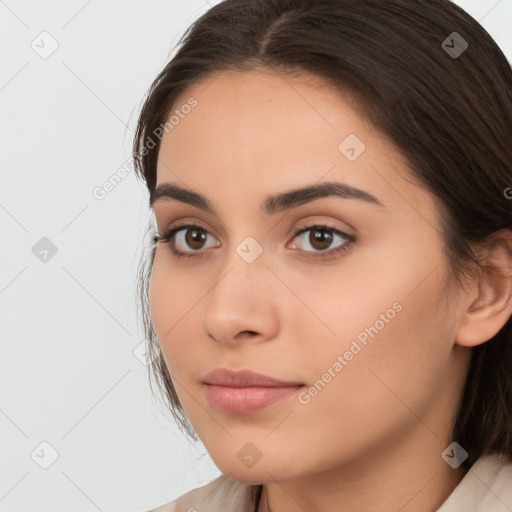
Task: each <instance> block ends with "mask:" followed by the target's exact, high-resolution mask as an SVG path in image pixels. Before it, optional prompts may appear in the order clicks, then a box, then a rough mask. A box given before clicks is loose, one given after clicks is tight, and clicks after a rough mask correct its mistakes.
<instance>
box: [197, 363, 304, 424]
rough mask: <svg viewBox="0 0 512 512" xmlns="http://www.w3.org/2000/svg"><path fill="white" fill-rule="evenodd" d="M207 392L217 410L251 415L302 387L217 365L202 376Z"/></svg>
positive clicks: (247, 371)
mask: <svg viewBox="0 0 512 512" xmlns="http://www.w3.org/2000/svg"><path fill="white" fill-rule="evenodd" d="M203 384H204V385H205V388H206V395H207V397H208V400H209V401H210V403H211V404H212V405H213V407H215V408H216V409H217V410H218V411H220V412H223V413H231V414H251V413H254V412H257V411H259V410H261V409H264V408H266V407H269V406H270V405H272V404H274V403H276V402H278V401H280V400H284V399H286V398H289V397H291V396H292V395H294V394H296V393H297V391H298V390H299V389H300V388H301V387H302V386H303V384H302V383H298V382H286V381H282V380H279V379H275V378H273V377H269V376H268V375H263V374H261V373H255V372H252V371H250V370H240V371H232V370H228V369H226V368H218V369H217V370H214V371H213V372H210V373H209V374H207V375H206V376H205V377H204V379H203Z"/></svg>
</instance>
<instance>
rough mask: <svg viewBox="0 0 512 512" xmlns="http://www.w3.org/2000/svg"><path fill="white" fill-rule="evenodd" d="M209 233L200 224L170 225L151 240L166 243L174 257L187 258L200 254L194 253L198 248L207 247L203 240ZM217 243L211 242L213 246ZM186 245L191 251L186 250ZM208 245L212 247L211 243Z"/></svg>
mask: <svg viewBox="0 0 512 512" xmlns="http://www.w3.org/2000/svg"><path fill="white" fill-rule="evenodd" d="M209 235H210V234H209V233H208V231H207V230H206V229H204V228H202V227H201V226H198V225H196V224H185V225H182V226H174V227H170V228H169V229H168V230H167V231H166V232H165V233H163V234H158V235H157V236H154V237H153V242H154V243H157V242H162V243H168V244H169V247H170V249H171V252H172V253H173V255H174V256H175V257H176V258H183V257H184V258H189V257H194V256H200V255H201V254H194V253H195V252H198V251H199V250H200V249H204V248H208V246H206V247H205V245H204V242H205V240H206V239H207V238H208V236H209ZM210 236H211V235H210ZM219 245H220V242H219V243H217V244H213V247H216V246H217V247H218V246H219ZM187 247H188V248H190V249H192V251H191V252H186V249H187ZM210 247H212V245H210ZM183 249H185V250H183Z"/></svg>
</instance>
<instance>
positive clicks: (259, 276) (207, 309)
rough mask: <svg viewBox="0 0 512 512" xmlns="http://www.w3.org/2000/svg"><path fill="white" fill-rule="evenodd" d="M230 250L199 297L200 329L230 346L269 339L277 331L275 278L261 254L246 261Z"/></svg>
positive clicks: (276, 289) (277, 287) (277, 283)
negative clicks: (215, 277) (217, 274)
mask: <svg viewBox="0 0 512 512" xmlns="http://www.w3.org/2000/svg"><path fill="white" fill-rule="evenodd" d="M233 253H234V256H233V257H231V258H229V261H227V262H226V265H225V266H223V272H222V274H221V275H220V277H219V278H218V280H217V281H216V283H215V284H214V286H213V288H212V290H211V291H210V293H208V294H207V296H206V297H205V299H204V301H203V304H204V312H203V319H202V325H203V331H204V332H205V333H206V334H207V335H208V336H209V337H210V338H211V339H212V340H214V341H216V342H217V343H223V344H225V345H229V346H231V347H233V346H236V345H239V344H241V343H242V342H244V341H245V342H247V341H251V342H258V343H260V342H263V341H268V340H271V339H273V338H274V337H275V336H276V335H277V332H278V318H279V311H278V309H279V303H278V300H277V297H278V295H279V293H280V291H279V285H280V283H279V280H278V279H276V277H275V276H274V275H273V273H272V272H271V271H270V270H269V268H268V267H267V266H266V264H265V262H264V258H263V255H261V256H260V257H259V258H257V259H256V260H255V261H253V262H252V263H247V262H246V261H244V260H243V259H242V258H241V257H240V256H239V255H238V254H237V253H236V252H235V251H234V250H233ZM281 293H282V290H281Z"/></svg>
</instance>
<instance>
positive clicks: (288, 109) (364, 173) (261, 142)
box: [157, 70, 411, 201]
mask: <svg viewBox="0 0 512 512" xmlns="http://www.w3.org/2000/svg"><path fill="white" fill-rule="evenodd" d="M192 104H194V105H195V106H193V107H192V108H184V105H192ZM170 115H174V116H175V118H174V121H176V120H179V121H178V122H177V123H173V127H172V129H170V130H169V131H167V132H164V135H163V138H162V142H161V147H160V150H159V155H158V164H157V184H160V183H163V182H174V183H177V184H181V186H185V187H190V188H192V189H194V190H196V191H201V192H203V193H204V195H208V196H210V197H212V198H213V199H214V201H215V200H216V199H217V198H216V197H215V196H216V194H217V192H219V191H220V192H222V193H226V194H229V195H230V196H233V195H234V194H240V193H244V194H246V195H248V194H249V193H253V194H254V195H256V194H258V193H259V191H261V194H260V196H261V197H263V196H264V195H265V196H266V195H267V194H268V193H270V192H272V191H276V190H285V189H289V188H290V187H291V185H292V184H293V185H294V186H300V185H302V184H304V185H306V184H307V185H309V184H311V183H312V182H318V181H320V180H322V179H323V178H324V177H327V178H329V180H330V179H334V180H337V181H342V182H344V183H347V184H349V185H352V186H355V187H359V188H366V189H367V190H368V191H369V192H371V193H374V195H378V194H380V196H381V198H383V200H384V201H387V197H389V194H390V193H392V190H389V185H388V186H387V188H388V190H384V189H385V188H386V186H384V185H385V181H386V177H387V179H388V180H391V181H396V179H397V177H398V175H397V171H399V170H401V169H403V170H406V169H407V166H406V163H405V160H404V158H403V156H402V155H401V153H400V152H399V151H398V150H397V149H396V148H395V147H394V146H393V145H392V144H391V143H390V142H389V140H388V139H387V138H386V137H385V136H383V135H382V134H381V133H380V132H378V131H377V130H375V129H374V128H373V127H372V126H371V125H370V124H369V123H368V122H367V121H366V120H365V119H363V118H362V117H360V116H359V115H358V114H357V113H356V112H355V111H354V110H353V109H352V108H351V106H350V103H349V102H348V101H346V100H345V98H344V97H343V95H342V94H341V93H339V92H337V91H335V90H334V89H333V88H332V87H326V86H325V84H324V83H322V82H321V80H319V79H318V78H316V77H311V76H308V75H302V76H298V77H296V76H293V77H292V76H289V75H287V76H285V75H278V74H276V73H271V72H264V71H260V70H255V71H249V72H244V73H236V72H232V71H227V72H222V73H220V74H217V75H212V76H209V77H207V78H206V79H204V80H202V81H201V82H198V83H195V84H193V85H191V86H190V87H188V88H187V89H186V90H185V91H184V92H183V93H182V94H181V95H180V97H179V98H178V99H177V101H176V102H175V103H174V105H173V108H172V112H171V113H170V114H169V116H170ZM345 140H349V141H352V142H353V141H356V144H360V145H361V147H363V148H364V150H363V152H362V153H361V155H360V156H359V157H358V158H357V159H356V160H350V159H348V158H347V157H346V155H345V154H343V152H342V149H340V145H341V146H343V144H344V141H345ZM352 145H353V144H352ZM361 147H359V148H357V147H356V149H358V150H361ZM345 149H346V148H345ZM379 174H380V175H381V176H382V177H380V178H379ZM327 175H328V176H327ZM383 179H384V181H383ZM378 181H380V182H381V183H380V186H379V184H378V183H377V182H378ZM402 181H403V180H402ZM180 182H181V183H180ZM219 185H221V186H219ZM410 186H411V184H410V183H407V182H405V181H404V182H403V183H401V184H397V185H396V188H398V189H400V187H406V188H407V187H410ZM372 190H373V192H372ZM403 193H407V192H406V191H405V190H404V191H403ZM383 194H384V195H383ZM220 199H221V196H220V195H219V200H220ZM222 199H223V198H222Z"/></svg>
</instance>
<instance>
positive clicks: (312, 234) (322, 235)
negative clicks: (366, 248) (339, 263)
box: [291, 224, 355, 258]
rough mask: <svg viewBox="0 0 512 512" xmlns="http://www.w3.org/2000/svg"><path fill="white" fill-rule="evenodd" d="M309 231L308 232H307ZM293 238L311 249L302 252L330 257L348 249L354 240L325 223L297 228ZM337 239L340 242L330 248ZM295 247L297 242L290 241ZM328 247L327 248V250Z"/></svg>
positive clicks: (314, 255) (313, 255) (308, 254)
mask: <svg viewBox="0 0 512 512" xmlns="http://www.w3.org/2000/svg"><path fill="white" fill-rule="evenodd" d="M308 233H309V234H308ZM295 239H298V240H300V241H301V243H302V244H303V245H304V246H306V247H308V246H309V247H310V248H312V249H306V250H304V251H303V252H305V253H307V256H312V257H314V258H315V257H316V258H317V257H320V258H330V257H334V256H336V255H338V254H340V253H342V252H345V251H347V250H348V247H349V246H350V245H351V244H352V242H354V241H355V237H353V236H352V235H348V234H347V233H344V232H343V231H340V230H339V229H336V228H333V227H331V226H327V225H323V224H322V225H318V224H315V225H314V226H308V227H306V228H303V229H301V230H299V231H298V232H297V233H296V234H295V238H294V240H295ZM336 239H338V240H339V241H341V242H342V243H341V244H339V245H337V246H335V247H334V248H331V246H332V245H333V243H334V242H335V241H336ZM296 247H297V243H296V242H293V243H292V247H291V248H292V249H295V248H296ZM327 249H329V250H327Z"/></svg>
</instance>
